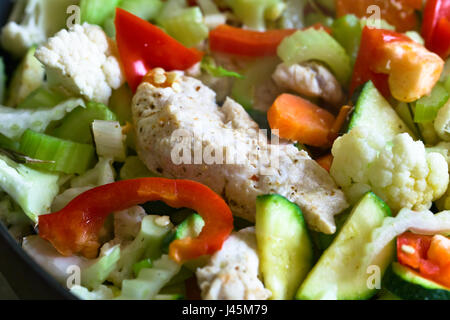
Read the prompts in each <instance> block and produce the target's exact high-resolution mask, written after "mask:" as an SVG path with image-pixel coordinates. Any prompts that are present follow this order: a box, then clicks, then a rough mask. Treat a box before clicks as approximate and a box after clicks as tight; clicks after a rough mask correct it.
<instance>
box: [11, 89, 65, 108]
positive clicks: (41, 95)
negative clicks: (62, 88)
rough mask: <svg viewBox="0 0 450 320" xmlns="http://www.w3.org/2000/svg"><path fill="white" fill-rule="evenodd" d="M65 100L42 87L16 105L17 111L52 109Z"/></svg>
mask: <svg viewBox="0 0 450 320" xmlns="http://www.w3.org/2000/svg"><path fill="white" fill-rule="evenodd" d="M65 99H67V98H66V97H65V96H64V95H62V94H61V93H59V92H56V91H55V90H51V89H49V88H46V87H45V86H42V87H40V88H38V89H36V90H35V91H33V92H32V93H30V95H28V96H27V97H26V98H25V100H24V101H22V102H21V103H19V104H18V105H17V108H19V109H37V108H52V107H54V106H56V105H58V104H60V103H61V102H63V101H64V100H65Z"/></svg>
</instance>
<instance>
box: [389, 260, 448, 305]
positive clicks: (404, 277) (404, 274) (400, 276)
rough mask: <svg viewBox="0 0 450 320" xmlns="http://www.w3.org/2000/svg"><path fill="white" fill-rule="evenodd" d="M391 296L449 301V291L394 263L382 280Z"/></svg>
mask: <svg viewBox="0 0 450 320" xmlns="http://www.w3.org/2000/svg"><path fill="white" fill-rule="evenodd" d="M383 284H384V285H385V286H386V288H387V289H388V290H390V291H391V292H392V293H393V294H395V295H397V296H399V297H400V298H403V299H406V300H450V290H448V289H447V288H445V287H443V286H441V285H439V284H437V283H435V282H433V281H431V280H428V279H425V278H423V277H421V276H420V275H419V274H418V273H416V272H414V271H412V270H411V269H409V268H408V267H405V266H402V265H401V264H399V263H397V262H394V263H393V264H392V265H391V267H390V268H389V269H388V271H387V272H386V275H385V277H384V278H383Z"/></svg>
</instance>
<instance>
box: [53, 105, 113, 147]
mask: <svg viewBox="0 0 450 320" xmlns="http://www.w3.org/2000/svg"><path fill="white" fill-rule="evenodd" d="M116 118H117V117H116V115H115V114H114V113H113V112H112V111H111V110H109V109H108V107H107V106H105V105H104V104H102V103H97V102H88V103H87V104H86V108H77V109H75V110H73V111H72V112H71V113H70V114H68V115H67V116H66V117H65V118H64V119H63V121H62V123H61V125H60V126H59V127H57V128H55V129H54V130H53V131H52V132H51V135H53V136H55V137H58V138H61V139H66V140H71V141H75V142H78V143H92V133H91V125H92V123H93V122H94V120H111V121H112V120H116Z"/></svg>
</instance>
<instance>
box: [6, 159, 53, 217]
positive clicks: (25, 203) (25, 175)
mask: <svg viewBox="0 0 450 320" xmlns="http://www.w3.org/2000/svg"><path fill="white" fill-rule="evenodd" d="M58 181H59V175H58V174H54V173H47V172H41V171H37V170H34V169H31V168H29V167H28V166H25V165H23V164H18V163H16V162H14V161H12V160H11V159H9V158H8V157H6V156H4V155H2V154H0V188H1V189H2V190H3V191H4V192H6V193H7V194H9V195H10V196H11V198H13V199H14V201H15V202H16V203H17V204H18V205H19V206H20V207H21V208H22V210H23V211H24V212H25V214H26V215H27V216H28V217H29V218H30V219H31V220H32V221H33V222H37V220H38V216H39V215H41V214H45V213H49V212H50V207H51V205H52V201H53V199H54V198H55V196H56V195H57V194H58V191H59V184H58ZM42 186H45V188H43V187H42Z"/></svg>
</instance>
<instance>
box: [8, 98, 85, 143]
mask: <svg viewBox="0 0 450 320" xmlns="http://www.w3.org/2000/svg"><path fill="white" fill-rule="evenodd" d="M78 106H84V101H83V99H69V100H66V101H64V102H62V103H60V104H58V105H57V106H55V107H53V108H39V109H36V110H30V109H15V108H8V107H3V106H0V133H1V134H3V135H4V136H6V137H8V138H10V139H13V140H18V139H20V137H21V136H22V134H23V133H24V132H25V130H27V129H32V130H33V131H37V132H43V131H44V130H45V129H46V128H47V126H48V125H49V124H50V123H51V122H52V121H56V120H61V119H62V118H64V116H65V115H66V113H68V112H71V111H72V110H73V109H75V108H76V107H78Z"/></svg>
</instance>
